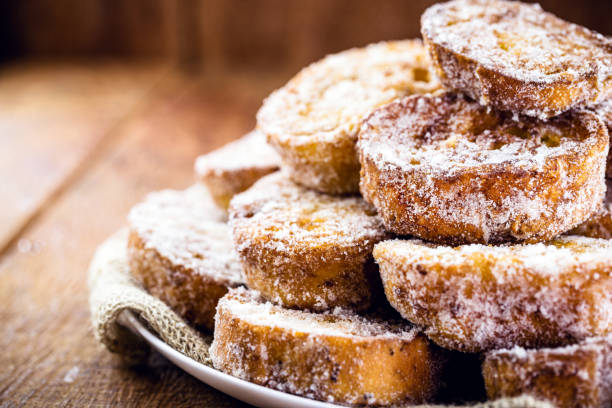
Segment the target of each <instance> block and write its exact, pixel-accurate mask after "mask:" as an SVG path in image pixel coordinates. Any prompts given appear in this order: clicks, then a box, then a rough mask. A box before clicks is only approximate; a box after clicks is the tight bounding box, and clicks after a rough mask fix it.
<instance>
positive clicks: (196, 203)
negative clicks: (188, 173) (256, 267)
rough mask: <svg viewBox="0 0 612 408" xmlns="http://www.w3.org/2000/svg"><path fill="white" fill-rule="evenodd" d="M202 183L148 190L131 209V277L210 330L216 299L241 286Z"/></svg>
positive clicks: (234, 257) (226, 234)
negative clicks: (148, 192)
mask: <svg viewBox="0 0 612 408" xmlns="http://www.w3.org/2000/svg"><path fill="white" fill-rule="evenodd" d="M222 216H223V215H222V214H220V211H219V210H218V209H217V208H216V207H215V206H214V204H213V203H212V200H211V199H210V196H209V195H208V193H207V192H206V190H205V189H204V187H203V186H201V185H195V186H193V187H190V188H188V189H186V190H183V191H178V190H163V191H158V192H155V193H151V194H149V195H148V196H147V198H146V199H145V200H144V201H143V202H142V203H140V204H138V205H136V206H134V208H132V210H131V211H130V214H129V217H128V220H129V226H130V232H129V239H128V260H129V266H130V272H131V273H132V275H133V276H134V278H135V279H136V280H137V281H139V282H140V283H141V284H142V286H143V287H144V288H145V289H146V290H147V291H149V292H150V293H151V294H152V295H153V296H155V297H157V298H159V299H161V300H162V301H164V302H165V303H167V304H168V305H169V306H170V307H171V308H172V309H174V310H175V311H176V312H177V313H178V314H179V315H181V316H182V317H183V318H185V319H186V320H187V321H188V322H190V323H193V324H194V325H196V326H199V327H201V328H204V329H208V330H212V329H213V327H214V315H215V307H216V305H217V301H218V300H219V299H220V298H221V297H222V296H223V295H225V293H226V292H227V290H228V288H230V287H235V286H238V285H241V284H243V280H242V266H241V265H240V260H239V259H238V254H237V253H236V252H235V251H234V250H233V247H232V239H231V233H230V229H229V227H228V226H227V224H226V223H224V222H220V221H219V219H221V218H222Z"/></svg>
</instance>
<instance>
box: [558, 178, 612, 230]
mask: <svg viewBox="0 0 612 408" xmlns="http://www.w3.org/2000/svg"><path fill="white" fill-rule="evenodd" d="M606 184H607V186H608V189H607V191H606V199H605V201H604V203H603V207H602V208H601V210H599V211H598V212H596V213H595V214H593V215H592V216H591V217H590V218H589V219H588V220H586V221H585V222H583V223H582V224H580V225H579V226H577V227H576V228H574V229H573V230H571V231H570V232H569V233H568V234H571V235H583V236H585V237H591V238H603V239H612V180H610V179H608V180H606Z"/></svg>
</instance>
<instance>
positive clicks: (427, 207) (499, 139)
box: [357, 92, 609, 245]
mask: <svg viewBox="0 0 612 408" xmlns="http://www.w3.org/2000/svg"><path fill="white" fill-rule="evenodd" d="M608 143H609V140H608V134H607V130H606V127H605V125H604V123H603V122H602V121H601V119H600V118H599V117H598V116H597V115H595V114H594V113H592V112H590V111H588V110H580V111H571V112H568V113H566V114H564V115H561V116H558V117H555V118H553V119H550V120H548V121H540V120H538V119H535V118H529V117H520V118H519V120H518V121H517V120H514V119H513V118H512V116H511V115H510V114H509V113H501V112H498V111H493V110H488V109H487V108H485V107H483V106H481V105H479V104H478V103H476V102H473V101H470V100H469V99H467V98H466V97H464V96H462V95H460V94H454V93H452V92H447V93H443V94H439V95H412V96H409V97H405V98H402V99H398V100H396V101H394V102H392V103H390V104H388V105H386V106H384V107H381V108H379V109H377V110H376V111H374V112H373V113H372V114H371V115H370V116H369V117H368V118H367V119H366V120H365V121H364V122H363V124H362V127H361V131H360V133H359V142H358V145H357V148H358V151H359V159H360V161H361V182H360V183H361V192H362V194H363V197H364V198H365V200H366V201H368V202H370V203H372V204H373V205H374V206H375V207H376V208H377V209H378V211H379V214H380V216H381V217H382V218H383V221H384V223H385V227H386V228H387V230H389V231H391V232H394V233H396V234H400V235H413V236H416V237H418V238H422V239H425V240H428V241H433V242H437V243H445V244H452V245H458V244H465V243H501V242H507V241H514V242H523V241H524V242H539V241H545V240H548V239H551V238H553V237H555V236H557V235H559V234H561V233H563V232H566V231H568V230H570V229H572V228H574V227H576V226H577V225H579V224H580V223H582V222H584V221H586V220H587V219H588V218H589V217H590V216H591V215H592V214H593V213H595V212H596V211H597V210H599V208H600V207H601V203H602V202H603V199H604V195H605V182H604V171H605V165H606V155H607V153H608Z"/></svg>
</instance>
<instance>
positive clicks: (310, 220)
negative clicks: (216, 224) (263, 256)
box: [230, 173, 386, 251]
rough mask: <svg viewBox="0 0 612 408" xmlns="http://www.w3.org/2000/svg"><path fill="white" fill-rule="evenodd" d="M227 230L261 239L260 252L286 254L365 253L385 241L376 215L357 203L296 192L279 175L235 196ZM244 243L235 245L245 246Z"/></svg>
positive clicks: (352, 199)
mask: <svg viewBox="0 0 612 408" xmlns="http://www.w3.org/2000/svg"><path fill="white" fill-rule="evenodd" d="M230 225H232V227H233V229H234V234H236V231H237V230H245V232H248V234H245V236H247V235H251V236H266V237H267V240H266V241H267V242H266V243H265V246H266V247H269V248H271V249H276V250H279V251H290V250H292V249H293V248H298V247H302V246H303V245H304V243H307V242H308V243H312V245H313V246H324V245H333V246H334V247H336V248H343V247H345V248H353V247H355V246H356V245H360V246H365V247H370V248H371V246H372V245H373V244H374V243H375V242H378V241H379V240H380V239H383V238H384V237H385V236H386V233H385V231H384V228H383V225H382V221H381V219H380V218H379V217H378V216H377V215H376V211H375V210H374V209H373V208H372V207H371V206H370V205H368V204H367V203H366V202H365V201H363V200H362V199H361V198H359V197H337V196H331V195H327V194H322V193H318V192H316V191H313V190H309V189H306V188H303V187H300V186H298V185H296V184H294V183H292V182H291V181H289V180H288V179H287V178H286V176H285V175H284V174H282V173H278V174H272V175H269V176H267V177H265V178H263V179H261V180H260V181H258V182H257V183H256V184H255V185H254V186H253V187H252V188H251V189H249V190H247V191H246V192H244V193H242V194H240V195H237V196H236V197H234V199H233V200H232V203H231V206H230ZM248 245H250V242H248V241H246V242H242V243H239V245H238V248H237V249H238V251H241V250H242V249H243V248H242V246H248Z"/></svg>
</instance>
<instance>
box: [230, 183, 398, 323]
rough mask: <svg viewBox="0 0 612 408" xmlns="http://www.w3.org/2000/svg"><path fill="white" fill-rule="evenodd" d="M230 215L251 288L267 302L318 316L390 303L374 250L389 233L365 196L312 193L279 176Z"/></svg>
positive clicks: (236, 203) (239, 201) (242, 199)
mask: <svg viewBox="0 0 612 408" xmlns="http://www.w3.org/2000/svg"><path fill="white" fill-rule="evenodd" d="M229 211H230V225H231V227H232V231H233V237H234V244H235V247H236V249H237V251H238V253H239V254H240V259H241V261H242V264H243V266H244V274H245V279H246V282H247V285H248V287H249V288H251V289H255V290H258V291H260V292H261V293H262V295H263V296H264V297H265V298H267V299H269V300H272V301H273V302H276V303H278V304H281V305H283V306H285V307H290V308H301V309H310V310H317V311H322V310H329V309H333V308H334V307H337V306H340V307H354V308H356V309H360V310H363V309H367V308H368V307H369V305H370V303H371V301H372V300H374V301H375V303H376V299H372V298H373V297H376V293H377V292H378V293H379V294H380V296H379V297H383V298H384V296H382V286H381V285H380V282H379V281H377V280H378V279H379V278H378V271H377V268H376V265H375V264H374V262H373V261H372V248H373V247H374V244H375V243H377V242H379V241H381V240H383V239H386V238H387V237H388V234H387V233H386V232H385V230H384V228H383V225H382V221H381V220H380V218H379V217H378V216H377V215H376V211H375V210H374V209H373V208H372V207H371V206H370V205H369V204H367V203H366V202H365V201H363V200H362V199H361V198H359V197H339V196H331V195H327V194H323V193H319V192H316V191H314V190H308V189H306V188H304V187H300V186H298V185H297V184H294V183H293V182H292V181H291V180H289V179H288V178H287V177H286V176H285V174H283V172H279V173H274V174H271V175H268V176H266V177H264V178H262V179H261V180H259V181H258V182H256V183H255V184H254V185H253V186H252V187H251V188H250V189H248V190H247V191H245V192H244V193H241V194H238V195H237V196H235V197H234V198H233V199H232V201H231V204H230V210H229Z"/></svg>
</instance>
